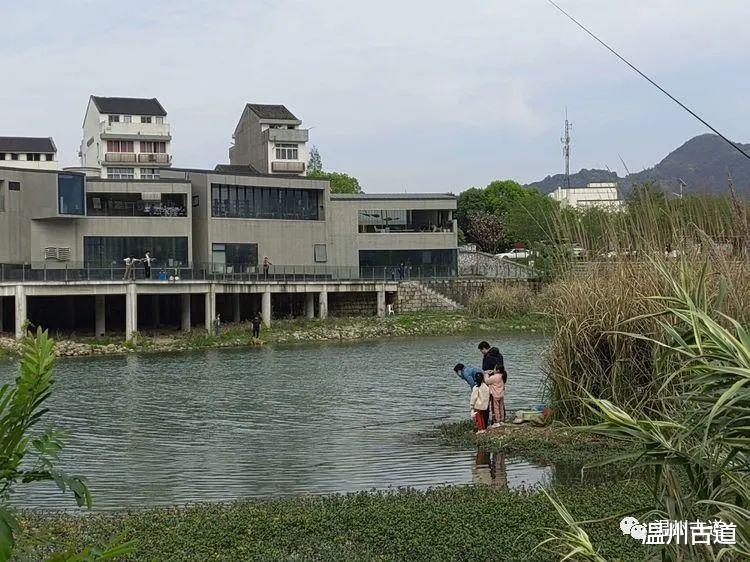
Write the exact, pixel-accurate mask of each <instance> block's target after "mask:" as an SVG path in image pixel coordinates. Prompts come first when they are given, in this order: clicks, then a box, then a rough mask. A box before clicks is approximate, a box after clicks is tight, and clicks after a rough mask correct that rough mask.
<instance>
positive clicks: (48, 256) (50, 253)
mask: <svg viewBox="0 0 750 562" xmlns="http://www.w3.org/2000/svg"><path fill="white" fill-rule="evenodd" d="M44 259H45V260H56V259H57V248H52V247H47V248H45V249H44Z"/></svg>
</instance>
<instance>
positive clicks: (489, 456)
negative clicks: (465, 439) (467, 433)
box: [472, 451, 508, 488]
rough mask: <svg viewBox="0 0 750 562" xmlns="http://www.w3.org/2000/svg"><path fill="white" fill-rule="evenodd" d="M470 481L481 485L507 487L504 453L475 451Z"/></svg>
mask: <svg viewBox="0 0 750 562" xmlns="http://www.w3.org/2000/svg"><path fill="white" fill-rule="evenodd" d="M472 481H473V482H474V484H478V485H482V486H496V487H500V488H507V487H508V471H507V469H506V467H505V453H489V452H488V451H477V455H476V458H475V462H474V468H473V469H472Z"/></svg>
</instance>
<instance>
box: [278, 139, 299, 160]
mask: <svg viewBox="0 0 750 562" xmlns="http://www.w3.org/2000/svg"><path fill="white" fill-rule="evenodd" d="M297 147H298V145H296V144H283V143H277V144H276V160H297V159H298V158H297V155H298V148H297Z"/></svg>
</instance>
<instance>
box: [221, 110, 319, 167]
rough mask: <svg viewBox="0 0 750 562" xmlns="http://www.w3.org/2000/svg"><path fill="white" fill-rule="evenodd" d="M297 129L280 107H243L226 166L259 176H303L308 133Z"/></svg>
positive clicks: (297, 121) (288, 113)
mask: <svg viewBox="0 0 750 562" xmlns="http://www.w3.org/2000/svg"><path fill="white" fill-rule="evenodd" d="M300 125H302V121H300V120H299V119H297V117H295V116H294V114H293V113H292V112H291V111H289V110H288V109H287V108H286V107H284V106H283V105H263V104H257V103H248V104H246V105H245V108H244V110H243V111H242V116H241V117H240V121H239V123H237V127H235V130H234V135H233V139H234V145H233V146H232V147H230V149H229V162H230V164H231V165H232V166H245V167H249V168H251V169H252V170H254V171H256V172H260V173H262V174H285V175H299V176H303V175H305V173H306V167H307V160H308V156H309V154H308V150H307V141H308V136H309V135H308V133H309V131H308V130H307V129H300Z"/></svg>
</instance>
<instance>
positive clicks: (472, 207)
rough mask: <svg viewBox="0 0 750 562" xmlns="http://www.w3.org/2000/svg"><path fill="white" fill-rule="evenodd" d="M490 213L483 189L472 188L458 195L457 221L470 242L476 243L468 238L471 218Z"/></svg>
mask: <svg viewBox="0 0 750 562" xmlns="http://www.w3.org/2000/svg"><path fill="white" fill-rule="evenodd" d="M489 212H490V207H489V205H488V204H487V197H486V196H485V194H484V190H483V189H480V188H478V187H471V188H469V189H467V190H466V191H462V192H461V193H460V194H459V195H458V199H457V200H456V220H457V221H458V227H459V228H460V229H461V230H462V231H463V232H464V233H465V234H467V240H468V241H470V242H474V240H472V239H471V237H470V236H468V232H467V231H468V230H469V218H470V217H471V216H472V215H476V214H477V213H489Z"/></svg>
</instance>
